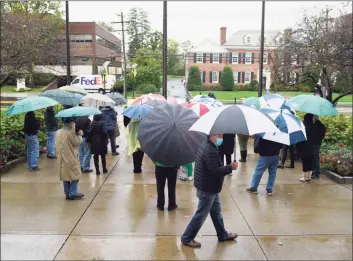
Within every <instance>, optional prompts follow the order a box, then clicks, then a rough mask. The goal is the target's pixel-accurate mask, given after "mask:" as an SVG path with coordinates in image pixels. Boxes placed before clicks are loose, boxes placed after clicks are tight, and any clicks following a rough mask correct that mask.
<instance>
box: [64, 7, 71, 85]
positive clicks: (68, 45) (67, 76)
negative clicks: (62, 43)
mask: <svg viewBox="0 0 353 261" xmlns="http://www.w3.org/2000/svg"><path fill="white" fill-rule="evenodd" d="M65 7H66V21H65V23H66V85H69V84H70V82H71V70H70V68H71V61H70V56H71V54H70V19H69V1H66V2H65Z"/></svg>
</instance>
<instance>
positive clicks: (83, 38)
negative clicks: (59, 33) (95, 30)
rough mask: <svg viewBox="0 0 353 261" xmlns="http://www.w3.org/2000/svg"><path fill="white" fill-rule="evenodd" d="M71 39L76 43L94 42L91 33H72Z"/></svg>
mask: <svg viewBox="0 0 353 261" xmlns="http://www.w3.org/2000/svg"><path fill="white" fill-rule="evenodd" d="M70 41H71V42H75V43H92V35H91V34H72V35H70Z"/></svg>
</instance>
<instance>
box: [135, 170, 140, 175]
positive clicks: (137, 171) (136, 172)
mask: <svg viewBox="0 0 353 261" xmlns="http://www.w3.org/2000/svg"><path fill="white" fill-rule="evenodd" d="M134 173H135V174H141V173H142V170H134Z"/></svg>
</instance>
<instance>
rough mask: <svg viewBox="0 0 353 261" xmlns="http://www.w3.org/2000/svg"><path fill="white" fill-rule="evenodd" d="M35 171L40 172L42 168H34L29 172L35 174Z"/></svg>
mask: <svg viewBox="0 0 353 261" xmlns="http://www.w3.org/2000/svg"><path fill="white" fill-rule="evenodd" d="M34 171H40V168H38V167H34V168H31V169H29V172H34Z"/></svg>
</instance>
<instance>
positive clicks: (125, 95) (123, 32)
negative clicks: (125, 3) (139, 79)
mask: <svg viewBox="0 0 353 261" xmlns="http://www.w3.org/2000/svg"><path fill="white" fill-rule="evenodd" d="M117 16H120V18H121V21H120V22H112V23H113V24H118V23H121V30H116V31H121V34H122V40H123V57H124V63H123V64H124V97H125V98H127V91H126V64H127V60H126V51H125V29H124V14H123V12H121V13H120V15H119V14H117ZM116 31H114V32H116Z"/></svg>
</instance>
